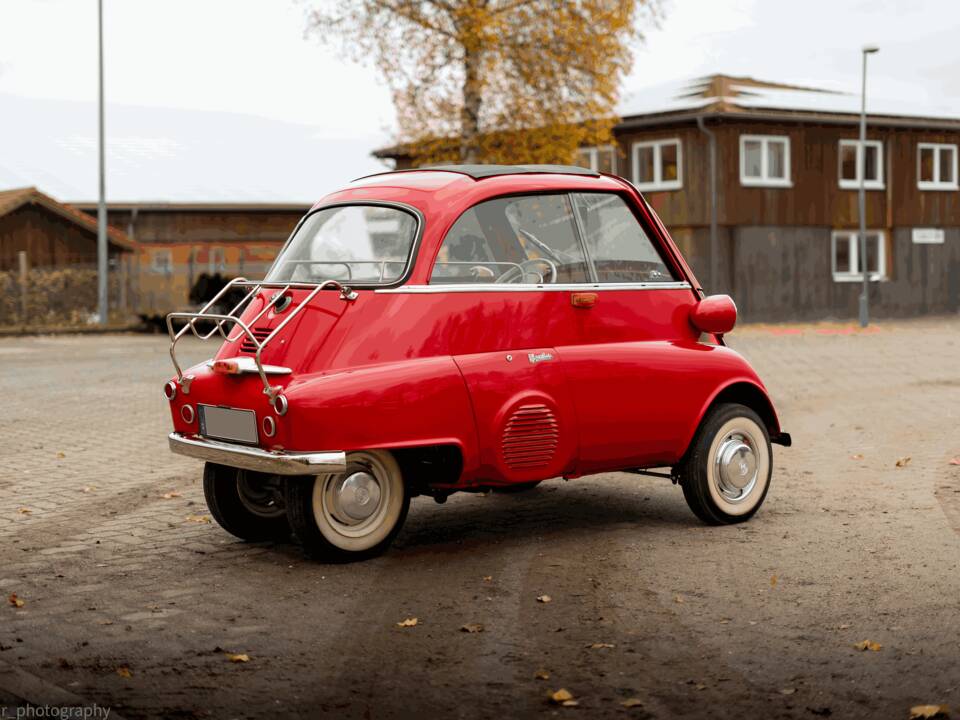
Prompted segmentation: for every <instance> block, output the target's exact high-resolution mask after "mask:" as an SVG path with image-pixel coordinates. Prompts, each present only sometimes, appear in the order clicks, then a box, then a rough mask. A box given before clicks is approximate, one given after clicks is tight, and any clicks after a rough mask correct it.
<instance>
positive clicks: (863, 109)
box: [857, 45, 880, 327]
mask: <svg viewBox="0 0 960 720" xmlns="http://www.w3.org/2000/svg"><path fill="white" fill-rule="evenodd" d="M879 49H880V48H878V47H873V46H870V45H867V46H866V47H864V48H863V85H862V88H861V93H860V145H859V146H858V147H857V176H858V177H859V178H860V188H859V190H860V192H859V195H860V197H859V201H860V267H861V269H862V270H863V291H862V292H861V293H860V327H866V326H867V325H868V324H869V322H870V303H869V299H868V295H867V291H868V289H869V285H870V272H869V270H868V269H867V192H866V187H865V185H864V183H865V182H866V175H867V172H866V171H867V55H871V54H873V53H875V52H877V51H878V50H879Z"/></svg>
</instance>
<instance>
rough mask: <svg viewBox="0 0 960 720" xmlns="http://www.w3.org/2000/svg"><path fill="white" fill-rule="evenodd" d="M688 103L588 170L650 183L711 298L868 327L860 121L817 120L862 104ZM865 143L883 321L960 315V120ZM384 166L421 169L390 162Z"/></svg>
mask: <svg viewBox="0 0 960 720" xmlns="http://www.w3.org/2000/svg"><path fill="white" fill-rule="evenodd" d="M686 90H687V92H686V94H684V95H683V96H682V97H683V100H684V101H690V100H691V98H693V102H688V103H687V104H686V106H684V107H681V108H679V109H671V108H667V109H665V110H664V111H662V112H656V111H653V112H646V113H644V114H638V115H632V116H627V115H625V116H624V117H623V119H622V120H621V122H620V123H619V124H618V125H617V127H616V128H615V130H614V137H615V140H616V142H615V145H614V146H612V147H609V146H608V147H605V148H584V149H583V151H582V152H581V161H582V164H584V165H587V166H592V167H594V169H600V170H611V171H613V172H615V173H617V174H619V175H621V176H623V177H625V178H627V179H629V180H631V181H632V182H634V183H635V184H637V185H638V187H639V188H640V189H641V190H642V191H643V193H644V195H645V197H646V198H647V200H648V201H649V202H650V203H651V205H653V206H654V208H655V209H656V210H657V212H658V213H659V214H660V216H661V218H662V219H663V221H664V223H665V224H666V225H667V226H668V227H669V228H670V230H671V233H672V234H673V236H674V238H675V240H676V241H677V243H678V244H679V246H680V247H681V249H682V250H683V252H684V253H685V255H686V256H687V258H688V259H689V260H690V262H691V265H692V266H693V268H694V271H695V272H696V273H697V275H698V278H699V279H700V280H701V282H702V283H703V286H704V288H705V289H706V291H707V292H710V293H715V292H726V293H730V294H731V295H732V296H733V297H734V299H735V300H736V302H737V305H738V307H739V309H740V313H741V316H742V317H743V318H744V319H748V320H755V321H784V320H819V319H829V318H837V319H849V318H856V317H857V303H858V296H859V294H860V292H861V282H860V280H861V279H862V269H861V268H862V264H861V263H860V262H859V260H860V259H859V258H858V257H857V256H858V255H859V252H858V242H857V237H858V228H859V213H858V192H857V187H858V180H857V163H856V158H857V153H858V152H860V150H858V146H859V141H858V138H859V128H858V122H859V118H858V116H857V115H856V113H852V112H845V111H834V110H832V111H826V110H822V109H816V110H810V109H808V108H809V106H810V105H811V103H810V101H809V100H807V98H808V97H814V99H816V100H817V101H822V100H823V99H824V98H825V100H826V102H825V103H824V102H821V103H820V104H825V105H826V106H830V104H831V102H832V101H834V98H838V99H839V101H842V102H839V104H843V105H845V104H848V103H846V101H847V100H849V96H841V95H839V94H836V93H827V92H825V91H817V90H809V89H804V88H790V87H788V86H783V85H776V84H770V83H759V82H757V81H754V80H751V79H748V78H728V77H724V76H713V77H710V78H705V79H703V80H702V81H700V83H699V84H698V85H695V86H693V88H692V91H691V88H690V87H688V88H686ZM765 90H770V91H772V92H773V95H772V98H773V99H771V100H770V101H769V102H767V103H766V104H765V105H764V106H763V107H757V106H756V104H755V103H753V102H751V98H752V97H753V96H754V93H762V92H763V91H765ZM697 93H699V95H698V94H697ZM698 99H699V102H698V101H697V100H698ZM856 99H857V100H859V98H856ZM793 102H795V104H792V103H793ZM778 103H779V105H780V106H779V107H778V106H777V105H778ZM680 104H681V105H683V103H680ZM814 105H816V103H814ZM711 134H712V137H713V141H714V142H715V150H716V207H715V211H716V224H717V258H716V260H715V262H711V234H710V226H711V209H712V199H711V198H712V194H711V183H710V179H711V175H710V163H709V157H710V142H711V140H710V138H711ZM867 140H868V142H867V149H866V151H865V152H866V156H865V165H866V172H865V176H866V181H867V184H866V187H867V190H866V218H867V222H866V227H867V239H868V260H867V267H868V271H869V273H870V278H871V281H870V283H869V287H870V307H871V311H872V314H873V315H875V316H878V317H905V316H916V315H923V314H943V313H956V312H958V311H960V185H958V168H957V157H958V146H960V117H958V118H949V117H946V118H944V117H929V116H926V117H924V116H909V115H903V114H897V115H883V114H880V113H875V114H870V115H868V132H867ZM376 154H377V155H378V156H380V157H394V158H395V159H396V161H397V164H398V167H405V166H406V167H408V166H410V164H411V159H410V158H406V157H403V156H402V155H398V154H397V153H395V152H393V151H391V150H389V149H388V150H384V151H379V152H378V153H376ZM714 266H715V267H716V271H717V272H716V275H717V277H711V268H712V267H714Z"/></svg>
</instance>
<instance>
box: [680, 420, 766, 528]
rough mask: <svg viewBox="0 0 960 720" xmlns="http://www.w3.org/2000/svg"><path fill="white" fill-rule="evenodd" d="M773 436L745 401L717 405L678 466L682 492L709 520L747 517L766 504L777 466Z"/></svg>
mask: <svg viewBox="0 0 960 720" xmlns="http://www.w3.org/2000/svg"><path fill="white" fill-rule="evenodd" d="M772 460H773V453H772V451H771V448H770V435H769V434H768V432H767V428H766V426H765V425H764V424H763V421H762V420H761V419H760V417H759V416H758V415H757V414H756V413H755V412H754V411H753V410H751V409H750V408H748V407H746V406H745V405H739V404H736V403H726V404H723V405H718V406H717V407H715V408H713V409H712V410H711V411H710V413H709V414H708V415H707V417H706V419H705V420H704V421H703V423H702V424H701V426H700V429H699V430H698V431H697V434H696V437H694V440H693V445H692V446H691V448H690V452H689V453H688V455H687V459H686V461H685V462H684V464H683V466H682V467H681V468H680V484H681V486H682V487H683V496H684V498H686V501H687V505H689V506H690V509H691V510H692V511H693V513H694V514H695V515H696V516H697V517H698V518H700V519H701V520H703V521H704V522H706V523H709V524H711V525H723V524H728V523H737V522H743V521H744V520H747V519H749V518H750V517H751V516H752V515H753V514H754V513H755V512H756V511H757V510H758V509H759V508H760V505H761V504H763V500H764V498H765V497H766V496H767V490H768V489H769V487H770V475H771V472H772V470H773V462H772Z"/></svg>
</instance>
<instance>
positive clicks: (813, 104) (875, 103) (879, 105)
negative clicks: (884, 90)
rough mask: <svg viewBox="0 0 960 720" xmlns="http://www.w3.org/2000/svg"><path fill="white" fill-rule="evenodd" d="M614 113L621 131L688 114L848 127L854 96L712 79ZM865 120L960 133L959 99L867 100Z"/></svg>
mask: <svg viewBox="0 0 960 720" xmlns="http://www.w3.org/2000/svg"><path fill="white" fill-rule="evenodd" d="M617 113H618V115H619V116H620V117H621V118H622V124H623V125H624V126H631V125H643V124H646V123H652V122H656V121H660V120H664V119H667V118H671V117H676V116H678V115H688V114H691V115H701V114H702V115H730V116H744V117H749V116H756V117H762V118H764V119H768V118H769V119H793V120H798V121H811V122H822V121H837V122H854V121H855V119H856V118H857V117H859V115H860V94H859V93H848V92H839V91H835V90H828V89H824V88H813V87H803V86H798V85H787V84H784V83H775V82H768V81H764V80H756V79H754V78H751V77H733V76H730V75H721V74H717V75H707V76H704V77H700V78H695V79H693V80H685V81H680V82H672V83H664V84H661V85H655V86H652V87H649V88H644V89H640V90H636V91H633V92H628V93H626V94H625V95H624V97H623V99H622V100H621V102H620V104H619V105H618V107H617ZM867 115H868V117H869V119H870V122H871V123H872V124H893V125H903V126H909V127H926V126H936V127H940V126H945V127H960V98H954V99H952V102H950V101H943V100H941V101H939V102H927V103H919V102H905V101H903V100H902V99H889V98H882V97H876V96H874V95H868V97H867Z"/></svg>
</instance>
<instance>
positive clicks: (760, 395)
mask: <svg viewBox="0 0 960 720" xmlns="http://www.w3.org/2000/svg"><path fill="white" fill-rule="evenodd" d="M724 403H738V404H740V405H744V406H746V407H748V408H750V409H751V410H753V411H754V412H755V413H756V414H757V415H759V416H760V419H761V420H762V421H763V424H764V426H765V427H766V428H767V433H768V434H769V435H770V442H772V443H776V444H778V445H783V446H784V447H790V445H791V442H792V441H791V438H790V434H789V433H786V432H783V430H782V429H781V428H780V419H779V418H778V417H777V411H776V410H775V409H774V407H773V403H772V402H771V401H770V397H769V396H768V395H767V392H766V391H765V390H764V389H763V388H762V387H761V386H760V385H758V384H757V383H755V382H751V381H749V380H744V379H739V380H734V381H731V382H729V383H727V384H726V385H724V386H722V387H720V388H718V389H717V391H716V392H715V393H714V394H713V395H712V396H711V397H710V399H709V400H708V401H707V402H706V404H705V405H704V406H703V409H702V410H701V411H700V418H699V420H698V422H697V425H696V428H695V429H694V431H693V432H692V433H690V437H689V439H688V441H687V450H686V452H685V453H684V457H686V455H687V454H688V453H689V452H690V445H691V444H692V443H693V441H694V439H695V438H696V434H697V431H698V430H699V429H700V427H701V426H702V425H703V422H704V420H706V418H707V415H709V413H710V411H711V410H713V408H715V407H717V406H718V405H722V404H724Z"/></svg>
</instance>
